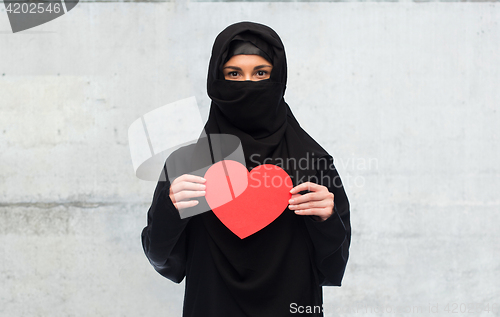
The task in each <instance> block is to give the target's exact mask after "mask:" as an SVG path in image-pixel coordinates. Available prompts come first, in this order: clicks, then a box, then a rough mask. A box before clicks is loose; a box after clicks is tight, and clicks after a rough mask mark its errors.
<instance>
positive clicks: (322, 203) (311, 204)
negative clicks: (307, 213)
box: [288, 200, 333, 210]
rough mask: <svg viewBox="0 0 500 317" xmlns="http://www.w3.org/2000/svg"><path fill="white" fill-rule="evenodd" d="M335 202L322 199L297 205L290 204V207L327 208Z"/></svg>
mask: <svg viewBox="0 0 500 317" xmlns="http://www.w3.org/2000/svg"><path fill="white" fill-rule="evenodd" d="M332 206H333V202H330V201H327V200H320V201H310V202H307V203H302V204H297V205H289V206H288V208H289V209H291V210H305V209H311V208H313V209H314V208H326V207H332Z"/></svg>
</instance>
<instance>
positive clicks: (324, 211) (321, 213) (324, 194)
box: [288, 182, 333, 221]
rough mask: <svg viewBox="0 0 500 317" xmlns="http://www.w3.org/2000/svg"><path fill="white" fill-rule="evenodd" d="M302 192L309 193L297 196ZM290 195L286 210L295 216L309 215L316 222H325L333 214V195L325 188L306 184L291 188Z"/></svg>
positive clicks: (309, 183)
mask: <svg viewBox="0 0 500 317" xmlns="http://www.w3.org/2000/svg"><path fill="white" fill-rule="evenodd" d="M304 190H308V191H309V193H307V194H304V195H301V194H299V192H301V191H304ZM290 193H291V194H292V198H291V199H290V200H289V201H288V202H289V203H290V205H289V206H288V208H289V209H291V210H294V211H295V213H296V214H297V215H309V216H313V218H314V219H315V220H317V221H325V220H326V219H328V218H330V216H331V215H332V214H333V193H331V192H329V191H328V188H326V187H325V186H322V185H318V184H315V183H311V182H306V183H302V184H300V185H297V186H295V187H294V188H292V189H291V190H290Z"/></svg>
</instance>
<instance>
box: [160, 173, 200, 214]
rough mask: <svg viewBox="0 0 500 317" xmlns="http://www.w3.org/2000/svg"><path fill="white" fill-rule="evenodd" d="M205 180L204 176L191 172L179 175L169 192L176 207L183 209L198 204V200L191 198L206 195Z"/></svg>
mask: <svg viewBox="0 0 500 317" xmlns="http://www.w3.org/2000/svg"><path fill="white" fill-rule="evenodd" d="M205 181H206V180H205V179H204V178H203V177H199V176H195V175H190V174H184V175H182V176H179V177H177V178H176V179H175V180H174V181H173V182H172V184H171V185H170V193H169V197H170V199H171V200H172V202H173V203H174V206H175V208H177V210H181V209H184V208H189V207H193V206H196V205H198V201H197V200H190V199H191V198H194V197H202V196H205V188H206V186H205V185H204V183H205Z"/></svg>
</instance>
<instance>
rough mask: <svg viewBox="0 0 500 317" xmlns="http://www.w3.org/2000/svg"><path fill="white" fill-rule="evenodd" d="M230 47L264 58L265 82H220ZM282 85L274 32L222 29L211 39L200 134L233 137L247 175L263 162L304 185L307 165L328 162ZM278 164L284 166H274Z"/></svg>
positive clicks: (282, 59)
mask: <svg viewBox="0 0 500 317" xmlns="http://www.w3.org/2000/svg"><path fill="white" fill-rule="evenodd" d="M235 41H238V42H239V41H245V42H250V43H251V44H253V45H255V46H256V47H257V48H258V49H259V50H261V51H262V52H264V53H265V55H267V56H269V60H270V62H272V64H273V69H272V71H271V76H270V78H269V79H265V80H261V81H230V80H225V79H224V75H223V73H222V65H223V64H224V62H225V61H227V59H228V54H232V52H231V50H230V48H231V44H232V43H234V42H235ZM286 80H287V64H286V56H285V50H284V46H283V43H282V42H281V39H280V38H279V36H278V34H276V32H274V30H272V29H271V28H269V27H267V26H265V25H262V24H258V23H252V22H240V23H236V24H233V25H230V26H228V27H227V28H226V29H225V30H223V31H222V32H221V33H220V34H219V35H218V36H217V38H216V39H215V43H214V46H213V49H212V57H211V59H210V64H209V70H208V79H207V90H208V95H209V97H210V98H211V99H212V104H211V106H210V114H209V118H208V121H207V123H206V125H205V131H206V133H208V134H210V133H226V134H231V135H235V136H237V137H238V138H239V139H240V140H241V142H242V145H243V151H244V154H245V159H246V165H247V168H248V169H251V168H253V167H255V166H257V165H259V164H262V162H264V160H266V161H265V162H266V163H270V162H274V163H275V164H276V165H280V166H281V167H282V168H283V169H285V170H286V171H287V172H288V173H289V175H290V176H291V177H292V180H293V182H294V185H297V184H298V183H299V182H304V181H307V176H313V175H315V173H316V166H315V165H314V163H313V159H318V158H320V157H324V156H328V153H327V152H326V151H325V150H324V149H323V148H322V147H321V146H320V145H319V144H318V143H317V142H316V141H314V140H313V139H312V138H311V137H310V136H309V135H308V134H307V133H306V132H305V131H304V130H303V129H302V128H301V127H300V125H299V123H298V122H297V120H296V119H295V117H294V116H293V114H292V111H291V110H290V107H289V106H288V104H287V103H286V102H285V99H284V94H285V89H286ZM300 159H303V160H304V159H306V160H307V164H302V165H301V166H302V168H300V169H299V168H297V164H296V163H297V162H298V161H299V160H300ZM270 160H272V161H270ZM283 162H284V163H285V164H280V163H283ZM294 163H295V164H294ZM304 176H305V177H304Z"/></svg>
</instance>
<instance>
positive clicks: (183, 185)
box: [170, 181, 207, 194]
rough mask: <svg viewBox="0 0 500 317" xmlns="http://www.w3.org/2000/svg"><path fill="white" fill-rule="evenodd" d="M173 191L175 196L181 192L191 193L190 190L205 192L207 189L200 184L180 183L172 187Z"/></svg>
mask: <svg viewBox="0 0 500 317" xmlns="http://www.w3.org/2000/svg"><path fill="white" fill-rule="evenodd" d="M170 188H171V189H172V192H173V193H174V194H175V193H177V192H181V191H183V190H186V191H189V190H205V189H206V188H207V186H206V185H203V184H199V183H191V182H186V181H183V182H179V183H176V184H172V186H171V187H170Z"/></svg>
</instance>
